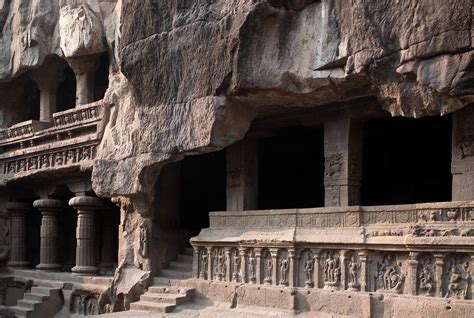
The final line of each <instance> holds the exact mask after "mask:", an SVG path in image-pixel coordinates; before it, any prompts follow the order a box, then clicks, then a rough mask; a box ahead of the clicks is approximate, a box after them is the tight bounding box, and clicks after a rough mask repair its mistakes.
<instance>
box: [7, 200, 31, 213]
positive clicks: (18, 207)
mask: <svg viewBox="0 0 474 318" xmlns="http://www.w3.org/2000/svg"><path fill="white" fill-rule="evenodd" d="M30 209H31V204H28V203H24V202H13V201H12V202H8V203H7V211H8V212H9V213H18V214H22V213H26V212H28V211H29V210H30Z"/></svg>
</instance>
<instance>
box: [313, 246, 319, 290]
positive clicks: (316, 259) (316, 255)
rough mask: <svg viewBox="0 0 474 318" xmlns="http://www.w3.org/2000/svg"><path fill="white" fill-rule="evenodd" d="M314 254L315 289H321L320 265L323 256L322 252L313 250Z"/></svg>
mask: <svg viewBox="0 0 474 318" xmlns="http://www.w3.org/2000/svg"><path fill="white" fill-rule="evenodd" d="M312 252H313V255H314V256H313V259H314V271H313V275H314V279H313V281H314V287H315V288H321V282H320V281H321V274H320V267H319V263H320V259H321V255H320V252H321V251H320V250H318V249H313V250H312Z"/></svg>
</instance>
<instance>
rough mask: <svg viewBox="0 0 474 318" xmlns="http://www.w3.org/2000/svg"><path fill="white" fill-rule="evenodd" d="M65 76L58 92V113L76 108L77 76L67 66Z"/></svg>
mask: <svg viewBox="0 0 474 318" xmlns="http://www.w3.org/2000/svg"><path fill="white" fill-rule="evenodd" d="M65 64H66V63H65ZM63 76H64V80H63V81H62V82H61V84H59V86H58V89H57V90H56V105H57V106H56V111H58V112H62V111H65V110H68V109H72V108H74V107H75V106H76V76H75V75H74V72H73V71H72V69H71V67H69V65H67V64H66V66H65V69H64V73H63Z"/></svg>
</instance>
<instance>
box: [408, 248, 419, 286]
mask: <svg viewBox="0 0 474 318" xmlns="http://www.w3.org/2000/svg"><path fill="white" fill-rule="evenodd" d="M418 254H419V253H416V252H410V254H409V255H408V260H407V264H408V273H407V276H408V277H407V288H406V290H407V293H408V294H409V295H416V279H417V275H416V272H417V269H418Z"/></svg>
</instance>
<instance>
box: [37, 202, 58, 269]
mask: <svg viewBox="0 0 474 318" xmlns="http://www.w3.org/2000/svg"><path fill="white" fill-rule="evenodd" d="M33 206H34V207H35V208H37V209H38V210H39V211H40V212H41V232H40V233H41V235H40V237H41V242H40V264H39V265H38V266H36V268H37V269H40V270H47V271H56V270H59V269H61V267H62V265H61V264H59V259H58V215H59V213H60V212H61V210H62V209H63V208H64V203H63V202H62V201H59V200H52V199H41V200H36V201H35V202H33Z"/></svg>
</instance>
